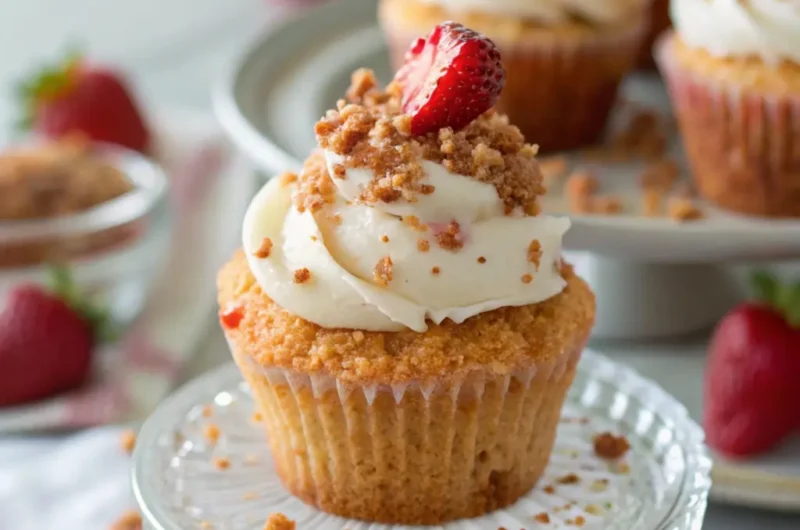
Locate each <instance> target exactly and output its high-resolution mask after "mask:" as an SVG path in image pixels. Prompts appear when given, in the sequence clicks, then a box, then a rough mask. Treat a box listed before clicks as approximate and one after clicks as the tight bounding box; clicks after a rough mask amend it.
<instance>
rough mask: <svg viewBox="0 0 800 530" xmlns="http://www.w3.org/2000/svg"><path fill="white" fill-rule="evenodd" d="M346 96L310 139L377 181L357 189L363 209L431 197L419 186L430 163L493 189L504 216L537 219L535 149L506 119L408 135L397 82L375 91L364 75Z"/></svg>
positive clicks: (540, 190) (489, 116)
mask: <svg viewBox="0 0 800 530" xmlns="http://www.w3.org/2000/svg"><path fill="white" fill-rule="evenodd" d="M347 96H348V101H349V102H341V103H340V104H339V105H338V106H337V110H332V111H329V112H328V113H327V114H326V116H325V117H324V118H322V119H321V120H320V121H319V122H318V123H317V125H316V127H315V132H316V134H317V140H318V142H319V145H320V146H321V147H322V148H323V149H326V150H330V151H332V152H334V153H336V154H337V155H340V156H342V157H344V166H345V167H354V168H369V169H371V170H372V172H373V173H374V175H376V177H374V178H373V180H372V181H371V182H370V183H369V184H368V185H367V186H365V187H364V188H363V189H362V190H361V193H360V196H359V198H358V199H359V200H360V201H361V202H364V203H375V202H386V203H391V202H395V201H398V200H400V199H405V200H408V201H411V202H413V201H414V200H415V198H416V196H417V195H419V194H431V193H435V191H436V190H435V188H434V187H433V186H431V185H430V184H427V183H425V182H423V179H424V177H425V172H424V170H423V168H422V165H421V163H422V161H423V160H428V161H431V162H435V163H439V164H441V165H443V166H444V167H445V168H446V169H447V170H448V171H450V172H452V173H455V174H459V175H464V176H467V177H470V178H473V179H475V180H478V181H480V182H485V183H489V184H492V185H493V186H494V187H495V189H496V190H497V193H498V195H499V196H500V199H501V200H502V201H503V205H504V209H505V212H506V214H511V213H512V212H513V211H515V210H518V209H519V210H521V211H522V212H524V213H525V214H527V215H536V214H537V213H538V212H539V206H538V203H537V199H538V197H539V196H540V195H542V194H544V192H545V189H544V186H543V185H542V175H541V172H540V170H539V164H538V161H537V160H536V158H535V157H536V153H537V149H536V148H535V146H531V145H528V144H526V143H525V140H524V138H523V136H522V134H521V133H520V131H519V129H517V128H516V127H514V126H513V125H510V124H509V122H508V119H507V118H506V117H505V116H502V115H500V114H497V113H495V112H494V111H492V110H490V111H488V112H486V113H484V114H483V115H482V116H480V117H478V118H477V119H475V120H474V121H473V122H472V123H471V124H469V125H468V126H467V127H466V128H464V129H462V130H460V131H458V132H455V131H453V130H452V129H450V128H444V129H441V130H440V131H438V133H428V134H426V135H424V136H411V135H410V123H409V122H410V118H409V117H408V116H407V115H405V114H404V113H403V110H402V106H401V97H402V94H401V89H400V87H399V86H398V85H397V84H396V83H392V84H390V85H389V86H388V87H386V88H385V89H380V88H379V87H378V84H377V81H376V80H375V76H374V74H373V73H372V71H370V70H364V69H362V70H359V71H357V72H356V73H354V74H353V79H352V85H351V87H350V89H349V90H348V92H347ZM334 172H335V173H337V175H334V177H337V176H339V174H342V171H341V170H339V169H338V168H337V169H335V170H334Z"/></svg>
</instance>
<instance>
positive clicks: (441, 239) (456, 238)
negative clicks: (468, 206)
mask: <svg viewBox="0 0 800 530" xmlns="http://www.w3.org/2000/svg"><path fill="white" fill-rule="evenodd" d="M436 242H437V243H438V244H439V246H440V247H441V248H443V249H445V250H450V251H452V252H455V251H458V250H461V248H462V247H463V246H464V241H463V240H462V239H461V226H460V225H459V224H458V223H457V222H455V221H450V223H449V224H448V225H447V227H446V228H445V229H444V230H442V231H441V232H439V233H438V234H436Z"/></svg>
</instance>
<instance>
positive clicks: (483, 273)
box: [243, 152, 569, 332]
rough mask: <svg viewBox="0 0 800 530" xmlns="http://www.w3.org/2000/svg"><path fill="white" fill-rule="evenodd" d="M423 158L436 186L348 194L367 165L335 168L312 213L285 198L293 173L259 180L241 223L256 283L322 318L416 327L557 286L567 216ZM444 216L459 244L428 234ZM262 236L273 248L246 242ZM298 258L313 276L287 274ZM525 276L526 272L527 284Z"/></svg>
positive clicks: (530, 299) (333, 322)
mask: <svg viewBox="0 0 800 530" xmlns="http://www.w3.org/2000/svg"><path fill="white" fill-rule="evenodd" d="M326 158H327V162H328V164H329V166H331V171H332V166H333V165H334V164H337V163H339V162H341V159H340V158H339V157H338V155H335V154H333V153H330V152H328V153H326ZM423 168H424V170H425V172H426V177H425V179H426V183H429V184H431V185H433V186H435V188H436V191H435V192H434V193H432V194H430V195H427V196H423V195H420V196H419V197H418V200H417V201H416V202H414V203H408V202H402V201H398V202H395V203H375V204H364V203H359V202H357V201H356V200H355V198H356V197H357V196H358V194H359V191H360V189H361V188H362V187H363V186H364V185H365V184H366V183H367V182H368V181H369V180H371V179H372V175H371V173H370V170H367V169H360V168H348V169H347V174H346V176H345V178H344V179H338V178H336V179H333V181H334V182H335V183H336V185H337V190H338V195H337V197H336V199H335V201H334V202H333V203H332V204H328V205H326V206H325V207H324V208H322V209H320V210H317V211H316V212H312V211H311V210H310V209H306V210H304V211H303V212H300V211H298V209H297V208H296V207H295V206H294V204H293V200H292V198H293V195H294V193H296V192H297V186H296V184H289V185H287V184H285V183H282V182H280V181H279V180H278V179H273V180H272V181H271V182H269V183H268V184H266V185H265V186H264V188H263V189H262V190H261V191H260V192H259V193H258V195H257V196H256V197H255V198H254V199H253V201H252V203H251V205H250V207H249V209H248V212H247V215H246V217H245V221H244V231H243V240H244V241H243V243H244V249H245V252H246V254H247V259H248V262H249V265H250V268H251V270H252V272H253V275H254V276H255V277H256V279H257V281H258V282H259V284H260V285H261V287H262V289H263V290H264V292H265V293H266V294H267V295H268V296H269V297H270V298H272V299H273V300H274V301H275V302H276V303H278V304H279V305H281V306H282V307H283V308H284V309H286V310H288V311H290V312H292V313H294V314H296V315H299V316H301V317H302V318H304V319H306V320H308V321H311V322H314V323H316V324H318V325H320V326H322V327H325V328H350V329H363V330H370V331H397V330H401V329H404V328H410V329H412V330H415V331H419V332H422V331H425V330H426V329H427V327H428V324H427V321H428V320H430V321H433V322H435V323H440V322H442V321H443V320H445V319H447V318H449V319H451V320H453V321H455V322H457V323H460V322H463V321H464V320H466V319H467V318H469V317H472V316H474V315H477V314H479V313H482V312H485V311H490V310H493V309H497V308H499V307H504V306H520V305H527V304H532V303H537V302H541V301H543V300H546V299H548V298H550V297H552V296H554V295H556V294H558V293H559V292H561V291H562V290H563V288H564V286H565V281H564V279H563V278H562V277H561V275H560V272H559V266H558V263H559V259H560V256H561V240H562V237H563V235H564V233H565V232H566V231H567V229H568V228H569V220H568V219H565V218H554V217H550V216H546V215H539V216H535V217H530V216H523V215H504V214H503V204H502V201H501V199H500V197H499V196H498V194H497V191H496V190H495V188H494V187H493V186H492V185H490V184H486V183H482V182H479V181H476V180H474V179H471V178H468V177H465V176H462V175H456V174H453V173H450V172H449V171H447V170H446V169H445V168H444V167H443V166H441V165H439V164H436V163H433V162H423ZM407 215H414V216H416V217H418V218H419V219H420V220H421V221H422V222H423V223H426V224H428V225H429V230H428V231H427V232H420V231H419V230H418V229H416V228H414V227H413V226H410V225H409V223H407V222H404V221H403V220H402V219H401V218H400V216H407ZM337 218H338V219H339V220H340V222H336V221H334V219H337ZM453 220H455V221H457V222H458V223H459V225H460V228H461V232H460V234H461V236H462V239H463V242H464V245H463V247H462V248H461V249H459V250H458V251H457V252H453V251H451V250H446V249H444V248H441V247H440V246H439V245H437V243H436V239H435V237H434V234H435V232H436V230H437V229H438V228H440V227H442V226H444V225H446V224H448V223H449V222H451V221H453ZM264 238H269V239H270V240H271V241H272V244H273V246H272V251H271V253H270V256H269V257H268V258H264V259H261V258H258V257H256V256H255V251H256V250H257V249H258V248H259V247H260V246H261V244H262V242H263V240H264ZM420 239H426V240H428V241H429V242H430V249H429V250H428V251H427V252H421V251H420V250H419V249H418V241H419V240H420ZM534 239H535V240H538V241H539V244H540V246H541V257H540V260H539V265H538V267H537V265H536V264H535V263H532V262H531V261H530V260H529V259H528V256H527V251H528V246H529V244H530V243H531V241H533V240H534ZM386 256H389V257H390V258H391V261H392V279H391V281H390V282H389V283H388V285H387V286H385V287H384V286H380V285H378V284H377V283H376V281H375V280H374V279H373V271H374V268H375V265H376V264H377V263H378V262H379V261H380V260H382V259H384V258H385V257H386ZM479 258H485V262H483V263H481V262H479ZM481 261H484V260H481ZM302 268H307V269H308V270H309V271H310V273H311V279H310V280H309V281H308V282H305V283H302V284H298V283H295V282H294V281H293V275H294V271H295V270H298V269H302ZM434 268H438V270H439V273H438V274H433V272H432V271H433V269H434ZM525 275H531V276H532V281H530V282H529V283H524V282H523V281H522V280H521V278H522V277H523V276H525Z"/></svg>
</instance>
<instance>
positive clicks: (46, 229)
mask: <svg viewBox="0 0 800 530" xmlns="http://www.w3.org/2000/svg"><path fill="white" fill-rule="evenodd" d="M92 149H93V151H92V154H93V156H98V157H101V158H102V159H103V160H104V161H107V162H108V163H109V164H110V165H112V166H114V167H116V168H117V169H119V170H120V171H121V172H122V173H123V174H125V175H126V176H127V177H128V178H129V179H130V181H131V183H132V184H133V189H132V190H131V191H129V192H127V193H125V194H123V195H120V196H119V197H116V198H114V199H112V200H110V201H107V202H103V203H101V204H99V205H97V206H95V207H92V208H90V209H88V210H84V211H81V212H78V213H75V214H70V215H64V216H60V217H52V218H42V219H30V220H28V219H26V220H2V221H0V302H4V299H5V294H6V293H8V292H9V290H11V289H12V288H14V287H15V286H17V285H21V284H28V283H36V284H44V283H46V282H47V279H48V272H49V270H50V269H51V268H52V267H53V265H56V264H57V265H59V266H63V267H66V268H67V269H68V270H69V271H70V272H71V274H72V277H73V278H74V280H75V283H76V285H77V287H78V288H79V289H80V290H81V292H83V293H85V294H86V295H87V296H88V297H90V298H91V299H92V300H95V301H96V302H97V303H98V304H100V305H101V306H102V307H105V308H107V309H108V311H109V313H110V316H111V317H112V318H113V319H114V321H115V323H117V324H118V325H120V326H121V327H124V326H126V325H128V324H130V322H132V321H133V320H134V319H135V318H136V317H137V316H138V315H139V313H140V312H141V310H142V308H143V306H144V303H145V300H146V298H147V294H148V291H149V289H150V287H151V285H152V284H153V281H154V279H155V278H156V276H157V275H158V273H159V271H160V270H161V269H162V265H163V263H164V259H165V257H166V255H167V249H168V247H169V238H170V233H171V230H170V225H171V222H170V221H171V219H170V215H169V206H168V203H169V201H168V189H169V186H168V181H167V177H166V176H165V174H164V172H163V170H162V169H161V168H160V167H159V166H158V165H157V164H156V163H155V162H153V161H151V160H149V159H147V158H145V157H144V156H142V155H141V154H139V153H136V152H134V151H130V150H127V149H124V148H122V147H117V146H112V145H105V144H98V145H97V146H93V148H92Z"/></svg>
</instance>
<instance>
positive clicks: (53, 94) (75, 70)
mask: <svg viewBox="0 0 800 530" xmlns="http://www.w3.org/2000/svg"><path fill="white" fill-rule="evenodd" d="M19 92H20V98H21V100H22V104H23V105H24V107H23V108H24V112H25V114H24V117H23V119H22V121H21V125H22V126H23V127H24V128H26V129H33V130H34V131H36V132H37V133H39V134H41V135H43V136H44V137H46V138H56V139H57V138H62V137H64V136H66V135H69V134H76V133H77V134H82V135H85V136H86V137H87V138H89V139H90V140H93V141H96V142H107V143H111V144H117V145H121V146H123V147H127V148H129V149H133V150H135V151H140V152H143V153H144V152H146V151H147V150H148V149H149V148H150V142H151V137H150V132H149V130H148V128H147V125H146V123H145V120H144V118H143V117H142V113H141V111H140V110H139V105H138V104H137V102H136V100H135V98H134V96H133V93H132V92H131V90H130V88H129V87H128V86H127V84H126V83H125V81H124V79H123V78H122V77H121V76H120V74H119V73H117V72H114V71H112V70H109V69H106V68H103V67H98V66H95V65H91V64H88V63H87V62H86V61H84V60H83V59H82V58H81V57H80V56H75V55H73V56H70V57H69V58H68V59H67V60H65V61H64V62H63V63H61V64H59V65H56V66H51V67H47V68H44V69H43V70H41V71H40V72H39V73H38V74H37V75H36V76H35V77H33V78H31V79H30V80H28V81H26V82H24V83H23V84H22V85H21V86H20V88H19Z"/></svg>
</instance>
